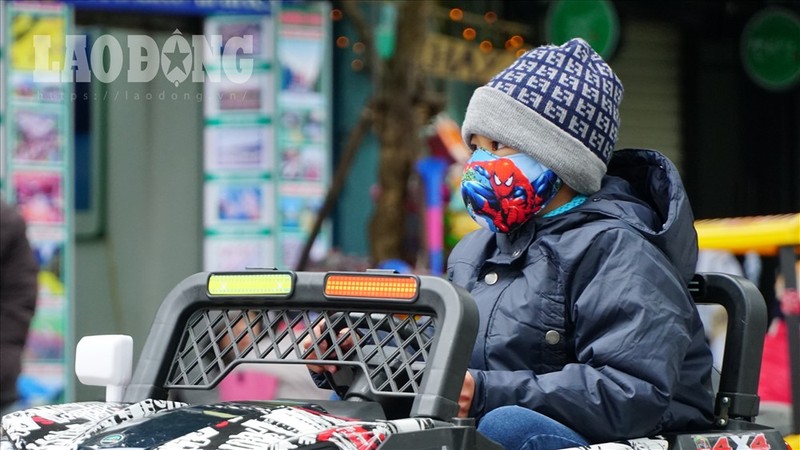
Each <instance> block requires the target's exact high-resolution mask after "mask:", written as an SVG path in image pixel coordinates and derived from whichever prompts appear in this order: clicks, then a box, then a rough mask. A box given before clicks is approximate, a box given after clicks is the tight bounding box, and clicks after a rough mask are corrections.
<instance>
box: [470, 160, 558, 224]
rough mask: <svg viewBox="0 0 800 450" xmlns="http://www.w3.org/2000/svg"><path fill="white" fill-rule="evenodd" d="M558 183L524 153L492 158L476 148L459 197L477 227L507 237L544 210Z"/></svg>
mask: <svg viewBox="0 0 800 450" xmlns="http://www.w3.org/2000/svg"><path fill="white" fill-rule="evenodd" d="M561 183H562V182H561V179H560V178H558V176H557V175H556V174H555V173H554V172H553V171H552V170H550V169H548V168H547V167H545V166H543V165H541V164H539V163H538V162H537V161H536V160H535V159H533V158H532V157H530V156H528V155H526V154H524V153H516V154H513V155H509V156H496V155H493V154H492V153H490V152H489V151H488V150H486V149H484V148H480V147H479V148H478V149H477V150H475V152H473V153H472V157H471V158H470V159H469V161H467V166H466V167H465V168H464V175H463V177H462V178H461V196H462V198H463V199H464V204H465V205H466V206H467V211H468V212H469V215H470V216H472V218H473V219H474V220H475V222H477V223H478V224H479V225H480V226H482V227H484V228H486V229H488V230H490V231H493V232H499V233H510V232H512V231H514V230H516V229H517V228H519V227H520V226H521V225H522V224H524V223H525V222H527V221H528V220H529V219H530V218H531V217H533V216H534V215H536V214H537V213H538V212H539V211H541V210H542V208H544V207H545V206H547V203H549V202H550V200H551V199H552V198H553V197H554V196H555V194H556V192H558V189H559V188H560V187H561Z"/></svg>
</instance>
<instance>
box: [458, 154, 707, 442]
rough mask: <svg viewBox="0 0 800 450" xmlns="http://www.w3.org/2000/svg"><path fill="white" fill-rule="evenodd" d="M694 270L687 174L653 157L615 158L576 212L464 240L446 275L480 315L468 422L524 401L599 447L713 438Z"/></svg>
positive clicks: (694, 246) (480, 232) (475, 234)
mask: <svg viewBox="0 0 800 450" xmlns="http://www.w3.org/2000/svg"><path fill="white" fill-rule="evenodd" d="M696 260H697V235H696V232H695V230H694V226H693V215H692V212H691V208H690V205H689V201H688V199H687V197H686V192H685V191H684V188H683V185H682V183H681V180H680V176H679V175H678V172H677V170H676V169H675V167H674V165H673V164H672V163H671V162H670V161H669V160H668V159H667V158H665V157H664V156H663V155H661V154H660V153H658V152H655V151H650V150H619V151H616V152H615V153H614V156H613V158H612V160H611V163H610V164H609V168H608V174H607V175H606V176H605V178H604V179H603V185H602V188H601V190H600V191H599V192H597V193H596V194H594V195H592V196H590V197H589V198H588V199H587V201H586V202H584V203H583V204H582V205H580V206H578V207H576V208H574V209H572V210H569V211H567V212H565V213H563V214H560V215H557V216H554V217H551V218H540V217H537V218H534V219H533V220H531V221H529V222H528V223H526V224H525V225H524V226H523V229H521V230H519V231H518V232H516V233H515V234H513V235H504V234H493V233H491V232H489V231H486V230H478V231H475V232H473V233H471V234H469V235H468V236H466V237H465V238H464V239H462V240H461V241H460V242H459V243H458V245H457V246H456V248H455V249H454V250H453V252H452V253H451V255H450V258H449V260H448V277H449V278H450V279H451V280H452V281H453V282H455V283H456V284H458V285H461V286H463V287H464V288H466V289H467V290H468V291H470V292H471V293H472V295H473V296H474V297H475V300H476V302H477V303H478V308H479V310H480V314H481V320H480V329H479V332H478V338H477V341H476V343H475V348H474V350H473V352H472V360H471V363H470V372H471V373H472V376H473V377H474V378H475V382H476V384H475V397H474V400H473V403H472V409H471V415H473V416H475V417H478V419H479V420H480V417H481V416H482V415H483V414H485V413H486V412H488V411H490V410H492V409H494V408H497V407H499V406H503V405H512V404H516V405H520V406H524V407H527V408H531V409H533V410H536V411H538V412H540V413H542V414H545V415H547V416H549V417H552V418H553V419H555V420H558V421H559V422H561V423H563V424H565V425H567V426H569V427H570V428H572V429H574V430H576V431H577V432H579V433H581V434H582V435H583V436H585V437H586V438H588V439H590V440H592V441H594V442H603V441H610V440H616V439H623V438H633V437H641V436H650V435H654V434H657V433H660V432H663V431H669V430H689V429H699V428H703V427H709V426H710V425H711V421H712V406H713V405H712V392H711V353H710V351H709V348H708V345H707V344H706V341H705V337H704V333H703V329H702V324H701V322H700V319H699V316H698V314H697V310H696V308H695V306H694V302H693V301H692V298H691V296H690V294H689V292H688V290H687V287H686V286H687V283H688V282H689V280H690V279H691V276H692V274H693V273H694V269H695V263H696Z"/></svg>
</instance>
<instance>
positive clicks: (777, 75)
mask: <svg viewBox="0 0 800 450" xmlns="http://www.w3.org/2000/svg"><path fill="white" fill-rule="evenodd" d="M741 51H742V63H743V64H744V68H745V70H746V71H747V73H748V75H750V77H751V78H752V79H753V81H755V82H756V83H758V84H759V85H760V86H762V87H764V88H765V89H770V90H783V89H787V88H789V87H791V86H792V85H794V84H795V83H796V82H797V80H798V79H800V20H798V18H797V16H796V15H794V13H792V12H791V11H788V10H785V9H781V8H769V9H765V10H762V11H760V12H759V13H757V14H756V15H754V16H753V17H752V18H751V19H750V21H749V22H748V23H747V25H746V26H745V28H744V31H743V32H742V41H741Z"/></svg>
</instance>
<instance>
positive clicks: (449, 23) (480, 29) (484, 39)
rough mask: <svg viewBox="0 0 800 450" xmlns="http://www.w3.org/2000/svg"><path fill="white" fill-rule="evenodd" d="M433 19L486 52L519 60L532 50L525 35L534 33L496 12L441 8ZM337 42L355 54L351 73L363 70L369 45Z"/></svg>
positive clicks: (335, 17) (334, 15)
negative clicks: (495, 52) (501, 53)
mask: <svg viewBox="0 0 800 450" xmlns="http://www.w3.org/2000/svg"><path fill="white" fill-rule="evenodd" d="M344 18H345V13H344V11H342V10H341V9H338V8H334V9H332V10H331V12H330V19H331V20H332V21H334V22H338V21H341V20H343V19H344ZM434 18H436V19H439V20H440V22H441V26H440V30H439V32H440V33H443V34H445V35H450V36H458V37H460V38H461V39H463V40H464V41H467V42H470V43H474V44H475V45H476V46H477V48H478V49H479V50H480V51H482V52H484V53H489V52H492V51H497V50H501V51H507V52H511V53H513V54H514V55H515V57H518V56H520V55H522V54H523V53H525V52H526V51H527V50H528V49H529V48H530V46H529V45H526V39H525V36H526V35H530V34H531V30H530V29H529V28H528V27H527V26H525V25H522V24H519V23H515V22H511V21H507V20H501V19H500V18H499V17H498V15H497V13H496V12H495V11H486V12H485V13H483V14H479V13H473V12H468V11H464V10H463V9H461V8H450V9H447V8H439V9H437V10H435V12H434ZM335 43H336V47H337V48H339V49H343V50H344V49H348V48H349V49H350V50H351V51H352V52H353V55H354V57H353V60H352V61H351V63H350V67H351V69H352V70H354V71H356V72H358V71H361V70H363V69H364V67H365V61H364V52H365V51H366V45H364V43H363V42H361V41H359V40H357V39H351V38H350V37H348V36H345V35H340V36H337V37H336V39H335Z"/></svg>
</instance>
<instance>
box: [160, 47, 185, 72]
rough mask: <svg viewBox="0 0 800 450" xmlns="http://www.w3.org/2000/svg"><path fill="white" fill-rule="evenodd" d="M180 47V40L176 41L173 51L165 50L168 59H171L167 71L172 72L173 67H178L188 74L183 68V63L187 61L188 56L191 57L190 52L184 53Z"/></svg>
mask: <svg viewBox="0 0 800 450" xmlns="http://www.w3.org/2000/svg"><path fill="white" fill-rule="evenodd" d="M178 47H179V45H178V42H177V41H176V42H175V46H174V47H172V51H171V52H169V53H167V52H164V55H165V56H166V57H167V59H169V65H168V66H167V71H166V73H170V72H172V70H173V69H176V68H177V69H180V71H181V73H183V74H186V72H185V71H184V70H183V65H184V61H186V58H188V57H189V53H188V52H186V53H184V52H182V51H180V49H179V48H178Z"/></svg>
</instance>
